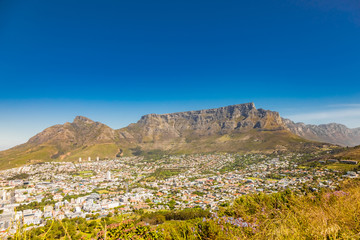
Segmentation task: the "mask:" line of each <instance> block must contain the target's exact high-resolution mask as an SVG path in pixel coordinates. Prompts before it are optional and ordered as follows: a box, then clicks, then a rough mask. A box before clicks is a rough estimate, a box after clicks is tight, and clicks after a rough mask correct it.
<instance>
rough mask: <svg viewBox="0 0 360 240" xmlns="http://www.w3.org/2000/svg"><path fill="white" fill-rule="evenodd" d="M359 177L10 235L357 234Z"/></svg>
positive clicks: (189, 237) (195, 238) (189, 239)
mask: <svg viewBox="0 0 360 240" xmlns="http://www.w3.org/2000/svg"><path fill="white" fill-rule="evenodd" d="M359 209H360V181H359V179H355V180H347V181H345V182H343V183H342V184H341V186H340V188H339V189H337V190H335V191H321V192H319V193H318V192H308V191H302V193H300V192H298V193H296V192H291V191H289V190H287V191H284V192H280V193H274V194H271V195H265V194H253V195H247V196H243V197H240V198H238V199H237V200H235V202H233V203H232V204H231V205H229V206H226V205H224V206H223V207H221V209H220V210H219V211H218V212H216V213H213V214H211V213H209V212H207V211H204V210H201V209H185V210H181V211H161V212H147V213H139V212H137V213H134V214H131V215H117V212H116V211H115V212H114V213H115V215H114V216H108V217H106V218H102V219H94V220H90V221H86V220H85V219H79V218H77V219H72V220H62V221H54V222H51V221H50V222H48V223H47V224H46V226H44V227H40V228H36V229H33V230H30V231H28V232H24V231H22V229H20V230H19V231H18V232H17V234H16V235H15V236H14V238H12V239H107V240H111V239H178V240H185V239H186V240H200V239H254V240H255V239H256V240H257V239H259V240H260V239H359V238H360V221H359V219H360V211H359Z"/></svg>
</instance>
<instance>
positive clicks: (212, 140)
mask: <svg viewBox="0 0 360 240" xmlns="http://www.w3.org/2000/svg"><path fill="white" fill-rule="evenodd" d="M321 146H322V144H320V143H315V142H312V141H308V140H305V139H303V138H301V137H299V136H297V135H295V134H293V133H291V132H290V131H289V130H288V128H287V126H286V125H285V124H284V121H283V119H282V118H281V117H280V115H279V113H277V112H273V111H269V110H263V109H256V108H255V105H254V104H253V103H246V104H238V105H232V106H227V107H221V108H216V109H207V110H199V111H188V112H179V113H171V114H148V115H145V116H143V117H141V119H140V120H139V121H138V122H137V123H134V124H130V125H129V126H128V127H125V128H122V129H118V130H114V129H112V128H110V127H108V126H106V125H105V124H102V123H99V122H94V121H92V120H90V119H88V118H85V117H81V116H78V117H76V118H75V119H74V121H73V122H72V123H65V124H63V125H55V126H52V127H49V128H47V129H45V130H44V131H42V132H41V133H39V134H37V135H35V136H34V137H32V138H30V139H29V141H28V142H27V143H25V144H22V145H19V146H17V147H14V148H12V149H9V150H6V151H2V152H0V164H1V168H8V167H11V166H19V165H22V164H28V163H35V162H42V161H76V160H78V159H79V157H81V158H83V159H87V157H91V158H92V159H94V158H96V157H97V156H99V157H100V158H105V157H114V156H115V155H118V154H120V153H121V154H125V155H131V154H132V153H134V151H136V149H141V150H142V151H143V152H146V151H154V150H155V151H160V152H163V153H165V152H166V153H202V152H214V151H222V152H251V151H256V152H273V151H279V150H280V151H287V150H289V151H305V150H311V149H315V148H319V147H321Z"/></svg>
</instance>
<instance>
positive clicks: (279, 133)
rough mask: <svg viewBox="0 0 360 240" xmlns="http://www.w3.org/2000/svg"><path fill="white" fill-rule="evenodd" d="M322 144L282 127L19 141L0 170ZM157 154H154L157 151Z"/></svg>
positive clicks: (0, 155)
mask: <svg viewBox="0 0 360 240" xmlns="http://www.w3.org/2000/svg"><path fill="white" fill-rule="evenodd" d="M322 145H323V144H321V143H316V142H312V141H308V140H305V139H302V138H300V137H298V136H296V135H294V134H292V133H290V132H288V131H286V130H268V131H263V130H250V131H248V132H245V133H233V134H224V135H220V134H215V135H210V136H199V135H192V134H190V133H189V134H187V135H186V137H179V138H175V139H171V140H168V141H156V142H145V143H137V144H136V143H130V142H121V143H120V142H116V141H114V142H109V143H91V144H84V145H80V146H79V145H72V146H65V147H64V144H52V143H45V144H40V145H35V144H32V145H30V144H23V145H20V146H18V147H15V148H12V149H9V150H6V151H2V152H0V169H7V168H11V167H19V166H22V165H25V164H32V163H36V162H44V161H77V160H78V159H79V157H81V158H82V159H83V160H86V159H87V158H88V157H91V158H92V159H96V157H100V158H107V157H108V158H113V157H115V155H116V154H117V153H118V152H119V149H122V150H123V155H124V156H129V155H133V154H134V150H133V149H136V148H140V149H142V154H140V155H144V156H147V157H149V156H150V157H151V156H152V155H153V154H149V153H151V152H154V151H157V153H159V154H161V153H167V154H192V153H210V152H239V153H247V152H264V153H272V152H274V151H290V152H293V151H301V152H308V151H312V150H317V149H318V148H321V147H322ZM157 155H158V154H157Z"/></svg>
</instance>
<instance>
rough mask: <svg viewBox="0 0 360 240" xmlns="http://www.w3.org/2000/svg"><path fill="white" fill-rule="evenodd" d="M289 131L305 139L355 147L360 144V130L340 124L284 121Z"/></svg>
mask: <svg viewBox="0 0 360 240" xmlns="http://www.w3.org/2000/svg"><path fill="white" fill-rule="evenodd" d="M283 122H284V124H285V125H286V127H287V129H288V130H290V131H291V132H292V133H294V134H296V135H298V136H300V137H303V138H305V139H309V140H313V141H319V142H328V143H332V144H337V145H341V146H349V147H353V146H356V145H359V144H360V128H354V129H350V128H347V127H346V126H344V125H342V124H338V123H329V124H321V125H311V124H309V125H306V124H304V123H294V122H293V121H291V120H289V119H283Z"/></svg>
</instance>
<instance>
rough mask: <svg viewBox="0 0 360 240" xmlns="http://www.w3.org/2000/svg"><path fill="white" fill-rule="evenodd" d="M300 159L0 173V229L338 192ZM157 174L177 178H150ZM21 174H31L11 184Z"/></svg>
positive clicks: (43, 167)
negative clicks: (302, 192) (255, 196)
mask: <svg viewBox="0 0 360 240" xmlns="http://www.w3.org/2000/svg"><path fill="white" fill-rule="evenodd" d="M303 157H304V156H302V155H301V154H287V155H277V156H266V155H263V154H247V155H238V154H228V153H224V154H195V155H181V156H165V157H163V158H162V159H160V160H157V161H153V160H146V159H144V158H142V157H122V158H120V159H114V160H99V159H97V160H95V161H91V160H90V161H83V162H77V163H71V162H53V163H51V162H49V163H43V164H37V165H29V166H25V167H21V168H14V169H9V170H4V171H1V172H0V177H1V182H0V184H1V187H2V188H1V190H0V196H1V200H0V211H1V212H2V214H0V231H2V232H3V233H5V232H7V233H8V232H9V229H10V230H11V231H15V229H16V226H15V225H16V224H15V223H18V222H20V223H21V224H25V225H27V226H32V225H34V226H41V225H42V224H45V223H46V221H47V220H49V219H63V218H75V217H83V218H87V217H89V216H90V215H92V216H94V215H97V216H99V217H101V216H107V215H108V214H111V213H114V212H123V213H126V212H131V211H134V210H139V209H149V210H162V209H182V208H192V207H201V208H204V209H205V208H207V209H211V210H217V208H218V206H219V205H220V204H221V203H223V202H229V201H232V200H233V199H235V198H237V197H239V196H241V195H244V194H249V193H255V192H264V193H273V192H277V191H281V190H283V189H294V190H296V189H301V188H302V187H303V186H304V185H307V186H311V187H312V188H313V189H317V188H322V187H328V188H335V187H336V185H337V183H338V181H341V177H339V176H338V175H337V174H336V171H332V170H328V169H326V168H324V169H311V168H301V167H299V166H298V165H297V162H298V160H299V159H302V158H303ZM328 161H329V160H328ZM346 161H349V160H346ZM239 163H246V164H239ZM349 164H350V163H349ZM351 164H352V163H351ZM224 169H228V170H226V171H224ZM162 171H164V172H175V173H174V174H170V175H165V176H162V175H161V174H160V175H156V174H155V173H159V172H160V173H161V172H162ZM21 174H26V175H27V176H28V177H27V178H26V179H16V176H19V175H21ZM348 174H349V176H351V177H357V176H358V175H357V173H353V172H350V173H348ZM345 177H346V176H345ZM35 203H36V204H35Z"/></svg>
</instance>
